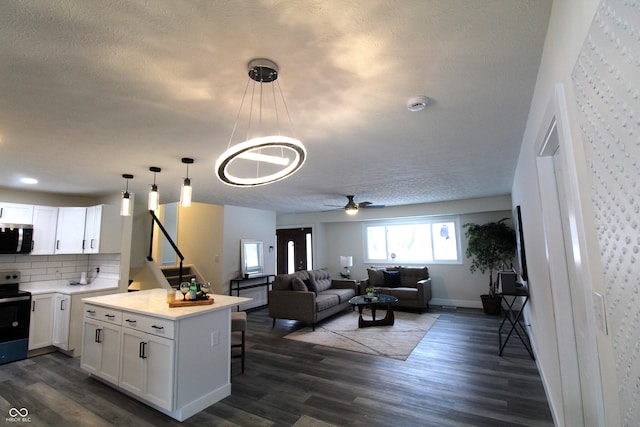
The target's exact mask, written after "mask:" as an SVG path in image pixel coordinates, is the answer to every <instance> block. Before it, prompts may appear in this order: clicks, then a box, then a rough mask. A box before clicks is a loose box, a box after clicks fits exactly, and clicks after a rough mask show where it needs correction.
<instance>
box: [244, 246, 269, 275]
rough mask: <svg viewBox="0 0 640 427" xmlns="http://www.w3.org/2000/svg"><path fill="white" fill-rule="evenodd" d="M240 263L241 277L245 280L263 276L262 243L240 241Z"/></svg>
mask: <svg viewBox="0 0 640 427" xmlns="http://www.w3.org/2000/svg"><path fill="white" fill-rule="evenodd" d="M240 262H241V263H242V265H241V270H242V277H244V278H245V279H249V278H251V277H258V276H262V275H264V254H263V252H262V241H261V240H250V239H242V240H241V241H240Z"/></svg>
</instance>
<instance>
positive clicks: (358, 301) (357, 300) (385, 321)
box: [349, 294, 398, 328]
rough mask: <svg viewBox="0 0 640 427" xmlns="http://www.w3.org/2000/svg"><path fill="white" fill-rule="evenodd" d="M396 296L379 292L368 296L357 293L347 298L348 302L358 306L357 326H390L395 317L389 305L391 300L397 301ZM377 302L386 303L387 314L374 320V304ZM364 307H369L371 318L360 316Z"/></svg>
mask: <svg viewBox="0 0 640 427" xmlns="http://www.w3.org/2000/svg"><path fill="white" fill-rule="evenodd" d="M397 301H398V298H396V297H394V296H391V295H387V294H379V295H376V296H374V297H368V296H366V295H358V296H355V297H353V298H351V299H350V300H349V304H351V305H353V306H356V307H358V312H359V313H360V317H359V318H358V327H359V328H367V327H369V326H391V325H393V323H394V321H395V317H394V316H393V308H392V307H391V303H392V302H397ZM378 304H386V305H387V314H386V315H385V316H384V318H382V319H378V320H376V306H377V305H378ZM365 307H370V308H371V317H372V320H364V319H363V318H362V310H363V309H364V308H365Z"/></svg>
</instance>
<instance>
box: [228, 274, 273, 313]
mask: <svg viewBox="0 0 640 427" xmlns="http://www.w3.org/2000/svg"><path fill="white" fill-rule="evenodd" d="M272 277H273V278H274V279H275V277H276V276H275V275H273V274H267V275H264V276H255V277H249V278H247V279H244V278H242V279H231V280H230V281H229V296H233V292H234V291H235V292H236V296H237V297H239V296H240V291H243V290H246V289H253V288H259V287H262V286H264V287H265V288H266V293H267V301H269V286H271V282H272V279H271V278H272ZM260 307H264V305H263V306H260ZM260 307H254V308H260ZM237 310H238V311H240V306H238V307H237Z"/></svg>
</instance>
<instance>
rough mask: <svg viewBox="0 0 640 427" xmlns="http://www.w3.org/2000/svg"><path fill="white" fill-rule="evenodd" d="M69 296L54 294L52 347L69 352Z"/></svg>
mask: <svg viewBox="0 0 640 427" xmlns="http://www.w3.org/2000/svg"><path fill="white" fill-rule="evenodd" d="M70 313H71V296H70V295H67V294H58V293H57V294H55V304H54V309H53V340H52V342H53V345H54V346H56V347H59V348H61V349H63V350H69V322H70V320H71V317H70Z"/></svg>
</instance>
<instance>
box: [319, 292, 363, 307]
mask: <svg viewBox="0 0 640 427" xmlns="http://www.w3.org/2000/svg"><path fill="white" fill-rule="evenodd" d="M322 294H323V295H337V296H338V298H339V299H340V304H342V303H343V302H347V301H349V300H350V299H351V298H352V297H355V296H356V291H354V290H353V289H336V288H331V289H327V290H326V291H324V292H322Z"/></svg>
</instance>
